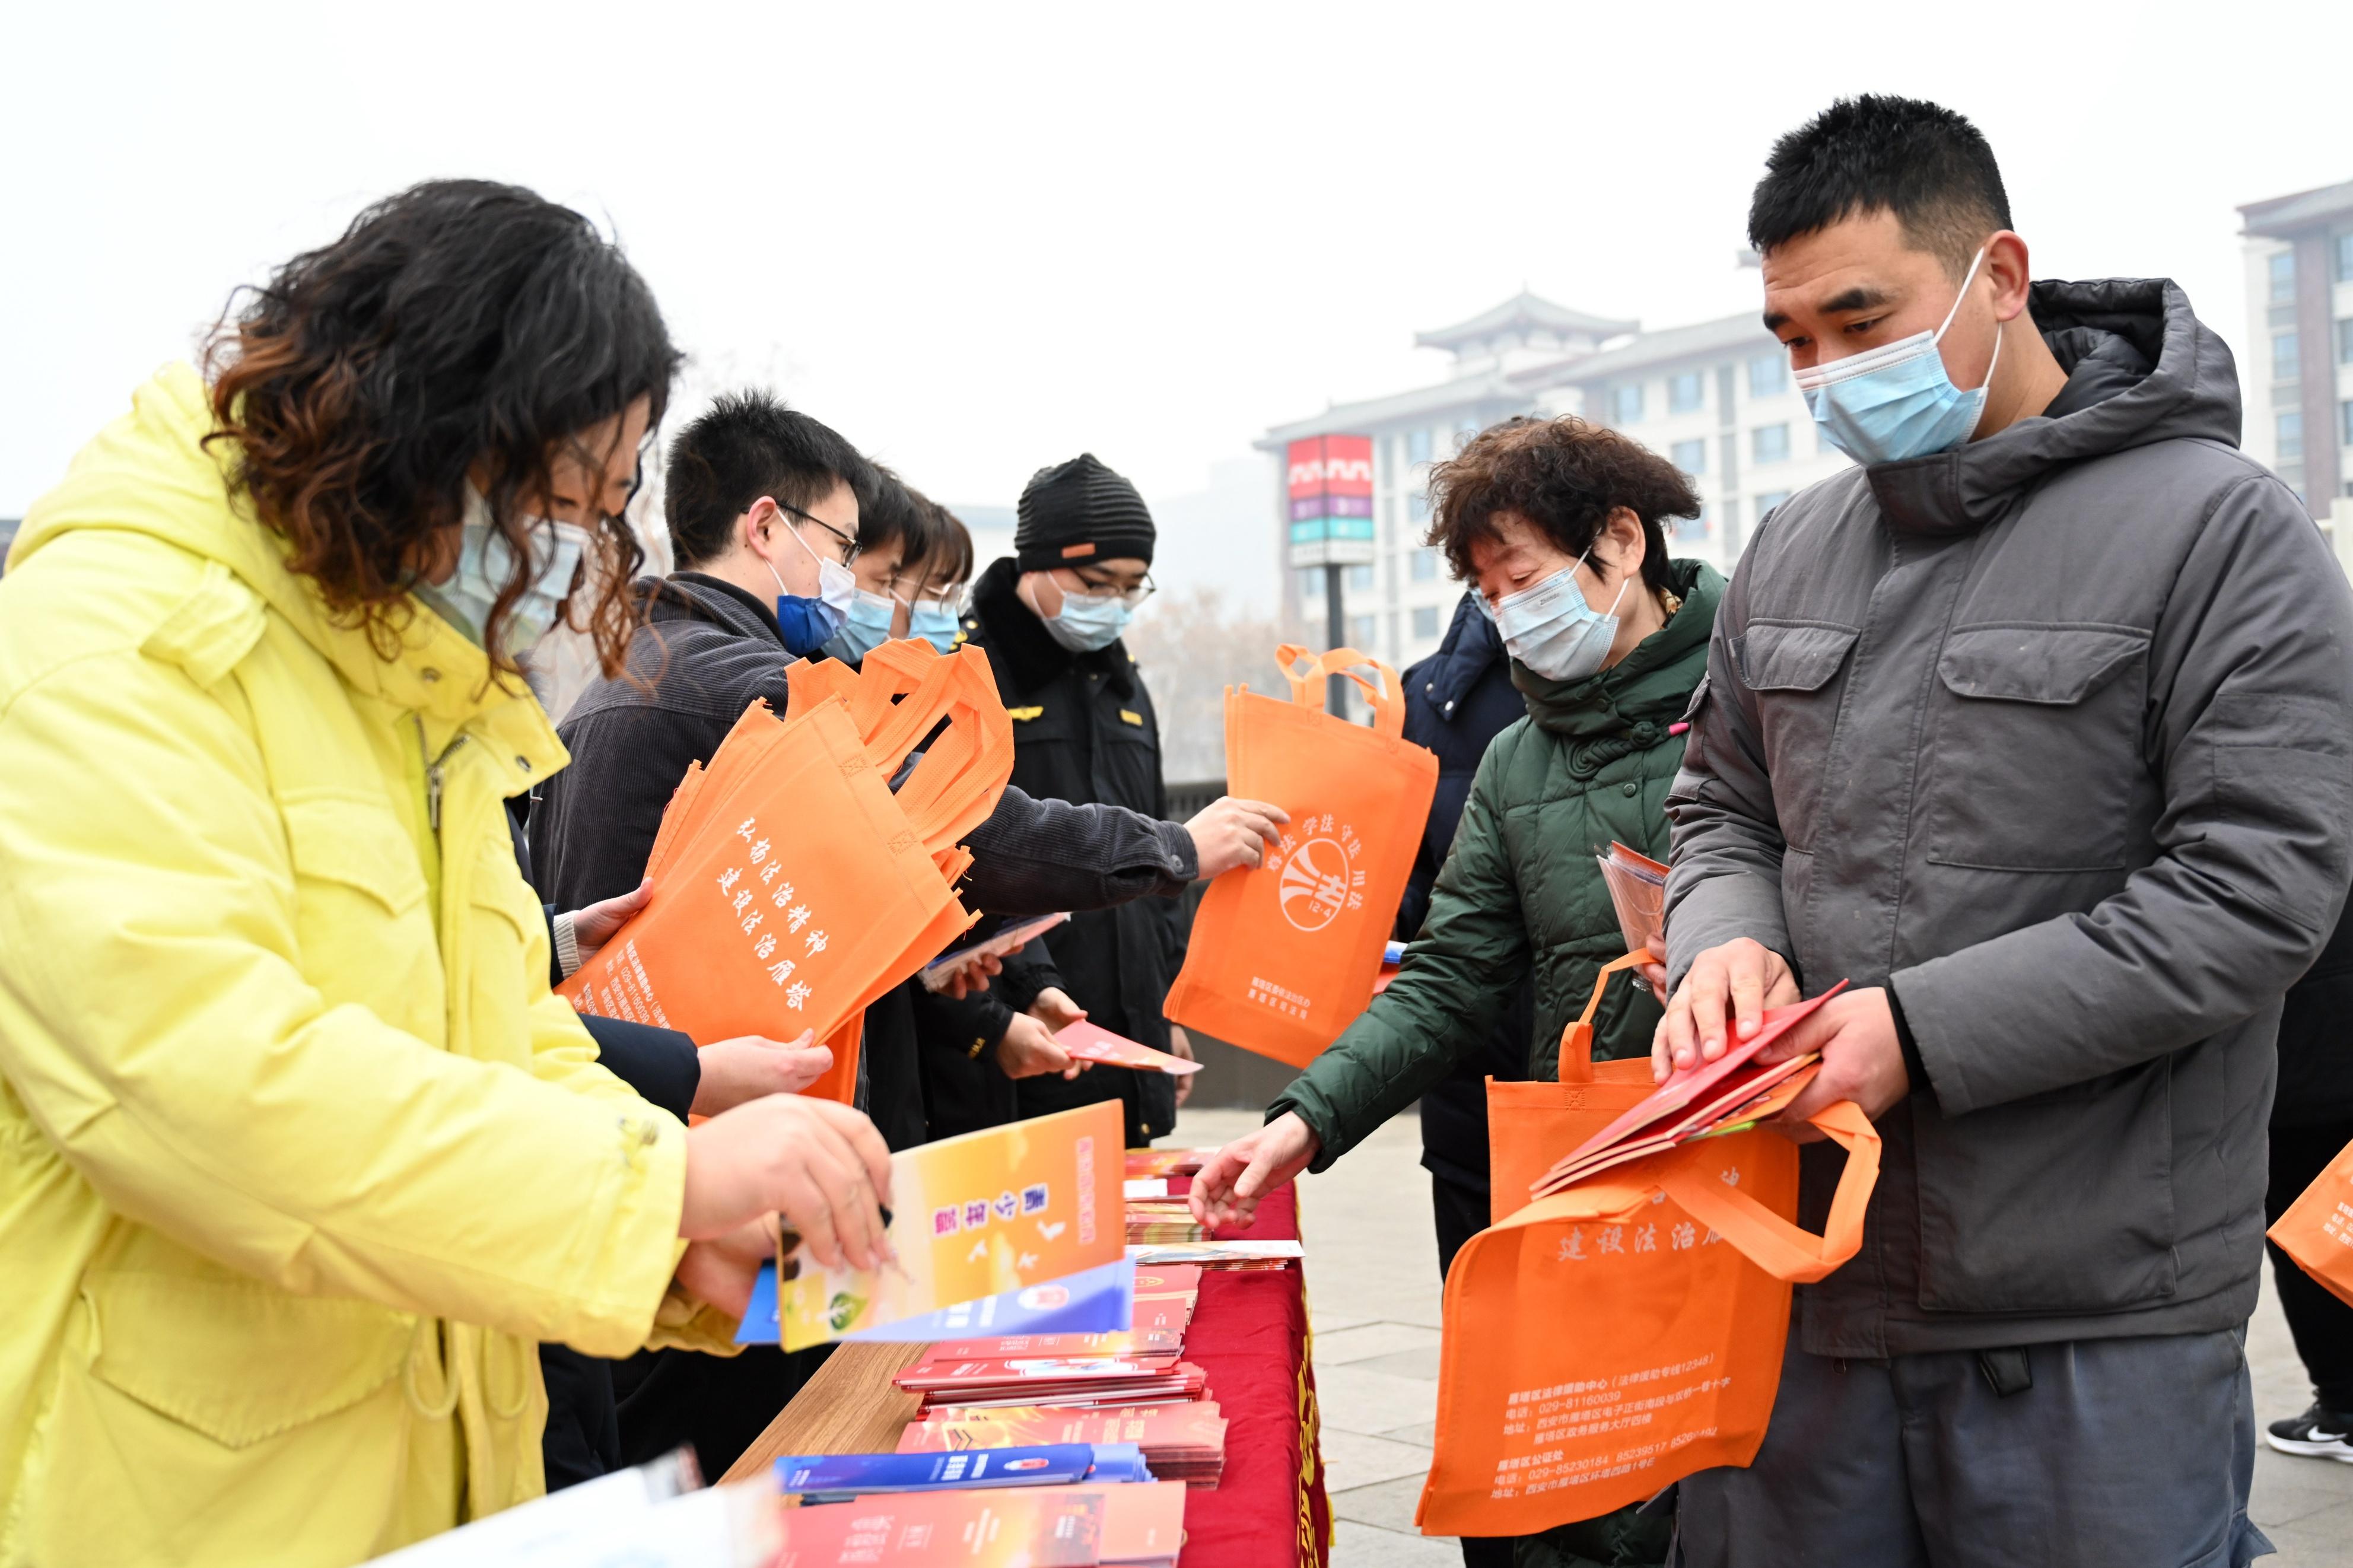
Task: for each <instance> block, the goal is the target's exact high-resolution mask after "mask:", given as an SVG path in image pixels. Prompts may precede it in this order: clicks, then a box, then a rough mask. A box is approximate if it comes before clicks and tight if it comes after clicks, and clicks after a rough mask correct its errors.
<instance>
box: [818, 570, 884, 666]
mask: <svg viewBox="0 0 2353 1568" xmlns="http://www.w3.org/2000/svg"><path fill="white" fill-rule="evenodd" d="M891 610H892V599H891V595H888V594H870V593H868V592H867V591H866V590H865V589H863V588H860V590H858V597H856V598H855V599H852V600H851V601H850V602H849V616H848V618H847V619H845V620H844V621H843V622H842V623H841V629H840V630H839V631H838V632H836V633H834V634H833V637H831V638H830V639H829V640H828V642H827V643H826V645H825V651H826V652H828V653H829V654H831V655H833V657H834V658H838V659H839V660H841V662H842V663H844V664H861V663H863V662H865V658H866V656H867V655H868V654H870V653H872V652H873V651H874V650H875V649H876V648H878V647H881V646H882V645H883V644H884V643H886V642H889V641H890V640H891Z"/></svg>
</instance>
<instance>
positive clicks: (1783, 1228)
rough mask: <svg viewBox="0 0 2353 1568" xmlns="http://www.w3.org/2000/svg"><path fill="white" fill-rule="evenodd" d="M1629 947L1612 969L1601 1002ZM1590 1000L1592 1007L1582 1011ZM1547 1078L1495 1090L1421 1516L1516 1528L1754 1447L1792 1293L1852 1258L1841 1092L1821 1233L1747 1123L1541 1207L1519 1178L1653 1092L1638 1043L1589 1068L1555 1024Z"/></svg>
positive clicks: (1857, 1214) (1854, 1135) (1855, 1239)
mask: <svg viewBox="0 0 2353 1568" xmlns="http://www.w3.org/2000/svg"><path fill="white" fill-rule="evenodd" d="M1646 957H1647V955H1645V954H1640V953H1638V954H1632V955H1630V956H1629V957H1628V958H1625V959H1621V960H1620V961H1619V962H1618V963H1615V964H1612V965H1610V966H1609V968H1608V969H1605V970H1604V971H1603V973H1602V974H1601V975H1600V977H1599V979H1598V980H1597V981H1596V982H1595V985H1594V996H1595V998H1596V1000H1599V996H1600V994H1601V987H1602V985H1603V984H1607V983H1608V981H1609V975H1610V974H1611V973H1615V972H1616V971H1618V970H1620V969H1621V968H1624V967H1628V966H1630V965H1631V964H1632V963H1635V962H1637V961H1639V960H1641V959H1644V958H1646ZM1592 1011H1593V1010H1592V1008H1591V1007H1590V1006H1588V1008H1587V1019H1589V1018H1590V1017H1591V1016H1592ZM1560 1061H1561V1081H1560V1082H1559V1083H1557V1084H1506V1083H1496V1082H1494V1081H1493V1080H1492V1079H1491V1080H1490V1081H1489V1084H1488V1108H1489V1109H1488V1118H1489V1139H1490V1142H1491V1158H1492V1161H1493V1189H1494V1193H1495V1200H1496V1204H1497V1206H1498V1207H1503V1206H1505V1205H1511V1204H1512V1203H1513V1201H1514V1195H1515V1194H1516V1196H1517V1199H1518V1201H1519V1203H1520V1204H1522V1205H1525V1206H1520V1207H1517V1208H1516V1212H1514V1213H1513V1214H1512V1215H1510V1217H1509V1218H1507V1219H1504V1220H1502V1221H1500V1222H1498V1223H1497V1224H1496V1225H1494V1226H1492V1227H1490V1228H1489V1229H1486V1230H1482V1231H1481V1232H1480V1233H1479V1234H1478V1235H1476V1236H1474V1237H1472V1238H1471V1239H1470V1241H1468V1242H1467V1243H1465V1244H1464V1245H1463V1247H1462V1249H1461V1251H1460V1252H1458V1253H1457V1254H1455V1258H1454V1266H1453V1268H1451V1270H1450V1271H1449V1272H1448V1274H1447V1277H1446V1296H1445V1306H1444V1319H1443V1321H1444V1332H1445V1338H1444V1342H1443V1344H1442V1346H1441V1348H1440V1366H1439V1383H1438V1431H1437V1437H1436V1442H1435V1453H1434V1454H1433V1456H1432V1458H1431V1463H1430V1479H1429V1481H1428V1482H1427V1484H1426V1485H1425V1486H1424V1487H1423V1489H1422V1494H1421V1502H1420V1506H1419V1510H1417V1512H1416V1514H1415V1521H1416V1522H1417V1523H1419V1525H1420V1526H1421V1528H1422V1529H1423V1531H1426V1532H1427V1533H1430V1534H1433V1535H1528V1534H1534V1533H1535V1532H1537V1531H1544V1530H1548V1529H1551V1528H1552V1527H1553V1526H1555V1525H1559V1524H1567V1523H1569V1522H1571V1521H1576V1520H1584V1519H1593V1518H1597V1517H1599V1515H1602V1514H1605V1513H1609V1512H1610V1511H1611V1510H1615V1509H1620V1508H1623V1507H1625V1506H1627V1505H1628V1504H1630V1503H1636V1502H1641V1501H1642V1500H1644V1499H1646V1498H1649V1497H1651V1496H1652V1495H1654V1494H1655V1493H1657V1492H1658V1491H1659V1490H1661V1489H1662V1488H1664V1487H1666V1486H1667V1485H1668V1484H1669V1483H1670V1482H1672V1481H1676V1480H1680V1479H1682V1478H1683V1477H1684V1476H1687V1475H1690V1474H1692V1473H1693V1472H1694V1471H1697V1470H1704V1469H1707V1468H1712V1467H1715V1466H1717V1465H1746V1464H1747V1463H1748V1462H1749V1461H1750V1460H1752V1459H1754V1458H1756V1457H1757V1445H1759V1444H1760V1443H1762V1442H1763V1441H1764V1438H1765V1426H1766V1422H1767V1419H1768V1418H1769V1417H1770V1416H1771V1415H1772V1413H1773V1398H1774V1394H1776V1392H1777V1391H1778V1389H1779V1386H1780V1381H1781V1352H1782V1349H1783V1346H1784V1344H1785V1342H1787V1339H1788V1327H1789V1287H1790V1284H1791V1283H1792V1282H1793V1281H1801V1280H1814V1279H1821V1278H1823V1277H1824V1276H1826V1275H1828V1274H1829V1273H1831V1271H1832V1270H1833V1269H1835V1268H1838V1267H1839V1266H1840V1265H1841V1264H1842V1263H1844V1262H1845V1261H1846V1260H1847V1259H1848V1258H1852V1257H1853V1256H1854V1253H1855V1250H1856V1248H1857V1247H1859V1246H1861V1244H1862V1215H1863V1207H1864V1205H1865V1204H1866V1203H1868V1202H1869V1200H1870V1197H1871V1189H1872V1186H1873V1183H1875V1182H1876V1180H1877V1179H1878V1174H1879V1134H1878V1132H1877V1131H1876V1130H1875V1129H1873V1126H1872V1125H1871V1123H1870V1121H1867V1120H1866V1119H1865V1118H1864V1117H1863V1114H1862V1111H1861V1110H1858V1109H1857V1108H1856V1107H1855V1106H1853V1105H1852V1104H1851V1103H1847V1102H1844V1101H1841V1103H1839V1104H1837V1105H1833V1106H1831V1107H1830V1108H1829V1109H1827V1110H1824V1111H1822V1112H1821V1113H1820V1115H1818V1116H1816V1117H1815V1118H1814V1119H1813V1121H1814V1124H1815V1125H1816V1126H1817V1127H1820V1129H1821V1130H1822V1131H1824V1132H1826V1133H1828V1134H1829V1135H1830V1136H1831V1139H1832V1140H1834V1141H1835V1142H1838V1143H1839V1144H1840V1145H1841V1146H1842V1147H1843V1148H1844V1149H1845V1150H1846V1151H1847V1160H1846V1169H1845V1170H1844V1171H1843V1172H1842V1173H1841V1174H1840V1177H1839V1184H1838V1190H1837V1192H1836V1194H1834V1195H1833V1196H1832V1198H1831V1212H1830V1217H1829V1223H1828V1224H1827V1225H1826V1226H1824V1227H1823V1234H1822V1235H1821V1236H1819V1237H1816V1236H1810V1235H1808V1234H1807V1233H1805V1232H1804V1231H1801V1230H1799V1228H1798V1227H1797V1226H1796V1225H1795V1224H1794V1223H1793V1217H1792V1216H1794V1215H1796V1213H1797V1205H1798V1148H1797V1145H1796V1144H1795V1143H1793V1142H1790V1141H1789V1140H1788V1139H1787V1138H1784V1137H1783V1136H1781V1135H1780V1134H1779V1133H1778V1132H1773V1131H1766V1130H1762V1129H1759V1130H1757V1131H1748V1132H1733V1133H1727V1134H1725V1135H1724V1136H1721V1137H1713V1138H1705V1139H1701V1140H1698V1141H1696V1142H1690V1143H1685V1144H1683V1145H1682V1146H1680V1147H1678V1148H1675V1149H1672V1150H1669V1151H1668V1152H1665V1153H1663V1154H1655V1155H1651V1156H1650V1157H1649V1158H1646V1159H1642V1160H1638V1161H1635V1162H1633V1163H1630V1164H1625V1165H1620V1166H1615V1167H1612V1168H1610V1169H1609V1170H1605V1171H1602V1172H1600V1173H1597V1174H1596V1175H1594V1176H1592V1177H1591V1178H1589V1179H1588V1180H1587V1181H1584V1182H1580V1183H1578V1184H1576V1185H1574V1186H1571V1187H1568V1188H1567V1189H1566V1190H1564V1191H1562V1192H1559V1193H1556V1194H1554V1195H1553V1196H1551V1197H1548V1198H1544V1199H1540V1200H1538V1201H1537V1202H1535V1203H1532V1204H1531V1203H1526V1201H1525V1195H1526V1193H1527V1190H1528V1186H1529V1184H1531V1183H1533V1182H1534V1181H1535V1180H1536V1179H1537V1178H1538V1177H1540V1176H1541V1175H1542V1174H1543V1173H1545V1172H1546V1170H1547V1169H1549V1168H1550V1167H1551V1165H1552V1163H1553V1162H1555V1161H1556V1160H1557V1159H1559V1158H1560V1156H1561V1155H1562V1154H1563V1153H1565V1152H1567V1151H1568V1150H1571V1149H1574V1148H1575V1147H1577V1144H1579V1143H1581V1142H1584V1141H1585V1140H1586V1139H1587V1138H1589V1137H1591V1136H1592V1135H1593V1134H1594V1133H1596V1132H1599V1131H1601V1129H1603V1128H1604V1127H1606V1126H1608V1125H1609V1123H1610V1122H1611V1121H1614V1120H1615V1119H1616V1118H1617V1117H1618V1116H1619V1115H1620V1113H1622V1112H1623V1111H1626V1110H1630V1109H1631V1108H1632V1107H1633V1106H1634V1105H1636V1104H1638V1103H1639V1102H1640V1101H1641V1100H1643V1099H1644V1098H1646V1097H1647V1096H1648V1095H1649V1094H1650V1093H1651V1089H1653V1088H1654V1087H1655V1086H1654V1085H1653V1084H1652V1083H1651V1063H1650V1058H1647V1057H1643V1058H1634V1059H1630V1060H1627V1061H1616V1062H1601V1063H1598V1064H1597V1063H1596V1062H1594V1060H1593V1058H1592V1034H1591V1029H1590V1026H1589V1024H1588V1023H1587V1022H1586V1021H1584V1020H1580V1021H1579V1022H1578V1023H1577V1024H1572V1025H1570V1026H1569V1027H1568V1029H1567V1031H1566V1033H1565V1034H1564V1035H1563V1037H1562V1041H1561V1051H1560Z"/></svg>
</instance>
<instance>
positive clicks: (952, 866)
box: [559, 642, 1013, 1101]
mask: <svg viewBox="0 0 2353 1568" xmlns="http://www.w3.org/2000/svg"><path fill="white" fill-rule="evenodd" d="M791 679H792V689H793V693H794V701H793V703H792V705H791V706H792V711H791V713H790V714H789V715H788V716H787V717H786V719H784V720H781V721H780V720H778V719H777V718H776V716H775V715H774V714H773V713H771V712H769V711H768V710H767V708H766V706H765V704H761V703H754V705H753V706H752V707H751V708H750V709H748V710H746V711H745V712H744V717H743V718H742V719H741V720H740V721H737V723H736V725H735V728H734V729H733V731H730V732H729V733H728V736H727V738H726V740H725V741H724V742H722V744H721V746H720V749H719V751H718V752H717V754H715V755H714V756H713V757H712V760H711V765H710V766H709V767H708V768H705V769H697V770H691V771H690V772H689V773H688V775H687V777H686V779H684V780H683V781H681V784H680V787H679V790H678V793H677V795H675V796H674V797H673V799H672V800H671V803H670V809H669V810H668V811H667V812H666V813H665V814H664V816H663V823H662V828H661V832H660V834H659V837H657V839H656V841H655V848H654V853H653V856H652V858H651V859H650V861H649V865H648V868H647V871H648V875H649V877H650V878H651V879H652V880H653V884H654V889H653V895H652V897H651V898H650V899H649V901H648V904H647V907H646V908H645V909H644V910H642V911H640V912H639V913H638V916H637V917H636V918H635V919H634V920H632V921H630V922H629V923H628V925H627V926H624V927H623V928H622V929H621V930H620V931H618V932H617V933H616V935H615V936H614V938H613V939H612V941H610V942H607V944H606V945H605V946H604V947H603V948H602V949H601V950H600V951H599V952H597V953H596V956H595V957H594V958H593V959H591V960H590V961H589V962H588V963H586V964H583V965H582V966H581V968H580V970H579V971H578V972H577V973H575V974H574V975H573V976H572V977H571V978H570V979H568V980H567V981H565V984H563V985H562V986H561V987H559V989H560V990H561V991H562V993H563V994H565V996H566V997H567V998H568V999H570V1001H571V1002H572V1005H574V1006H575V1007H576V1008H578V1009H579V1010H580V1011H582V1012H584V1013H596V1014H600V1015H603V1016H611V1017H621V1018H628V1019H631V1020H633V1021H636V1022H641V1023H649V1024H655V1025H659V1026H663V1027H667V1028H674V1029H681V1030H683V1031H684V1032H685V1033H687V1034H688V1035H690V1036H691V1037H693V1038H695V1039H696V1040H698V1041H702V1042H709V1041H713V1040H720V1039H727V1038H731V1037H735V1036H739V1035H765V1036H767V1037H770V1038H774V1039H792V1038H795V1037H798V1036H799V1035H800V1033H801V1032H802V1031H803V1030H804V1029H814V1030H815V1031H816V1032H817V1034H818V1037H819V1038H820V1039H822V1040H825V1041H826V1042H827V1043H828V1044H829V1045H831V1046H832V1047H834V1052H835V1058H836V1061H835V1067H834V1068H833V1070H832V1071H831V1072H829V1073H828V1074H827V1076H826V1077H825V1078H824V1079H820V1080H819V1081H818V1083H817V1084H815V1085H812V1086H811V1087H810V1089H807V1090H806V1091H805V1092H807V1093H811V1094H818V1095H820V1096H822V1097H824V1098H828V1099H837V1100H844V1101H847V1100H849V1098H850V1096H851V1093H852V1092H853V1089H854V1087H855V1084H856V1081H857V1074H856V1064H857V1053H858V1046H859V1035H860V1027H859V1026H860V1016H861V1015H862V1013H863V1011H864V1009H865V1008H866V1006H867V1005H869V1004H870V1003H871V1002H873V1001H874V1000H875V999H876V998H877V997H879V996H881V994H882V993H883V992H885V991H887V990H889V989H890V988H891V987H892V986H893V985H895V984H899V983H900V982H901V981H902V980H904V979H906V978H907V977H908V976H909V975H911V974H913V973H914V972H915V970H916V969H917V968H919V967H920V966H921V965H922V964H923V963H925V962H926V961H927V960H929V959H930V958H932V957H933V956H934V955H935V954H936V953H937V952H939V951H940V949H941V948H942V947H944V946H945V945H947V943H948V942H950V941H951V940H952V939H953V938H954V937H955V935H956V933H958V932H960V931H963V930H964V929H965V927H966V926H968V925H969V924H970V923H971V922H972V920H973V918H974V917H973V916H972V915H971V914H969V913H967V912H966V911H965V909H964V907H963V906H962V904H961V903H960V902H959V901H958V900H957V899H956V896H955V879H956V878H957V877H959V876H960V875H961V874H962V872H963V870H964V868H965V867H966V866H967V865H968V864H969V863H970V857H969V856H968V854H967V853H966V852H965V851H964V850H963V849H961V848H960V847H958V846H957V845H956V842H955V840H956V839H957V838H959V837H962V836H963V835H964V834H965V833H967V832H969V831H970V830H971V828H972V826H974V825H976V823H978V822H979V821H980V820H981V819H982V818H983V817H985V816H987V814H988V812H989V811H990V810H992V809H993V808H994V807H995V805H996V803H997V798H998V796H1000V795H1002V794H1003V793H1004V789H1005V784H1006V781H1007V780H1008V778H1009V777H1010V776H1011V773H1012V759H1013V742H1012V724H1011V721H1010V720H1009V719H1008V717H1007V716H1006V713H1005V710H1004V707H1003V705H1002V703H1001V702H1000V701H999V700H998V698H997V685H996V681H995V679H994V678H993V677H992V676H991V675H990V673H989V670H988V666H987V658H986V656H985V655H983V654H981V653H980V652H979V651H978V650H976V649H965V650H959V652H958V653H956V654H954V655H950V656H946V657H942V656H940V655H938V654H937V653H935V652H934V651H933V650H932V648H931V647H930V646H929V645H928V644H924V643H920V642H918V643H915V644H913V645H912V646H911V645H909V644H905V643H900V644H886V645H884V647H881V648H877V649H876V650H875V651H874V653H873V654H872V655H871V656H869V658H868V660H867V664H866V668H865V669H864V670H863V671H861V672H860V674H859V675H858V676H856V677H855V678H854V684H853V682H852V679H845V678H844V675H843V674H842V673H840V672H837V673H835V674H834V675H831V676H828V677H824V678H820V679H815V680H811V679H807V678H804V677H800V676H794V677H792V678H791ZM943 726H944V728H943ZM919 745H921V746H923V747H924V749H923V752H921V753H920V760H919V761H917V762H916V763H915V764H914V766H913V769H912V771H909V772H907V773H905V776H904V777H903V778H898V777H897V775H899V774H900V773H901V771H902V767H903V765H904V764H905V763H906V762H907V760H908V759H909V757H910V756H911V755H913V754H915V753H914V748H916V747H917V746H919ZM894 779H896V782H897V784H898V787H897V788H896V789H895V790H894V789H893V788H892V783H893V781H894Z"/></svg>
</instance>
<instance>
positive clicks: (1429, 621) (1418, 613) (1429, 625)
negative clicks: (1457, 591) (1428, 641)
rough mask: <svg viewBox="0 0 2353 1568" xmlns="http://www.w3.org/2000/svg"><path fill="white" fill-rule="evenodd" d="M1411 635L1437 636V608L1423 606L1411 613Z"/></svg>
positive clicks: (1434, 606) (1435, 606)
mask: <svg viewBox="0 0 2353 1568" xmlns="http://www.w3.org/2000/svg"><path fill="white" fill-rule="evenodd" d="M1413 635H1414V636H1416V637H1436V636H1437V635H1438V606H1437V605H1421V606H1419V608H1417V609H1416V610H1415V611H1414V612H1413Z"/></svg>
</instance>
